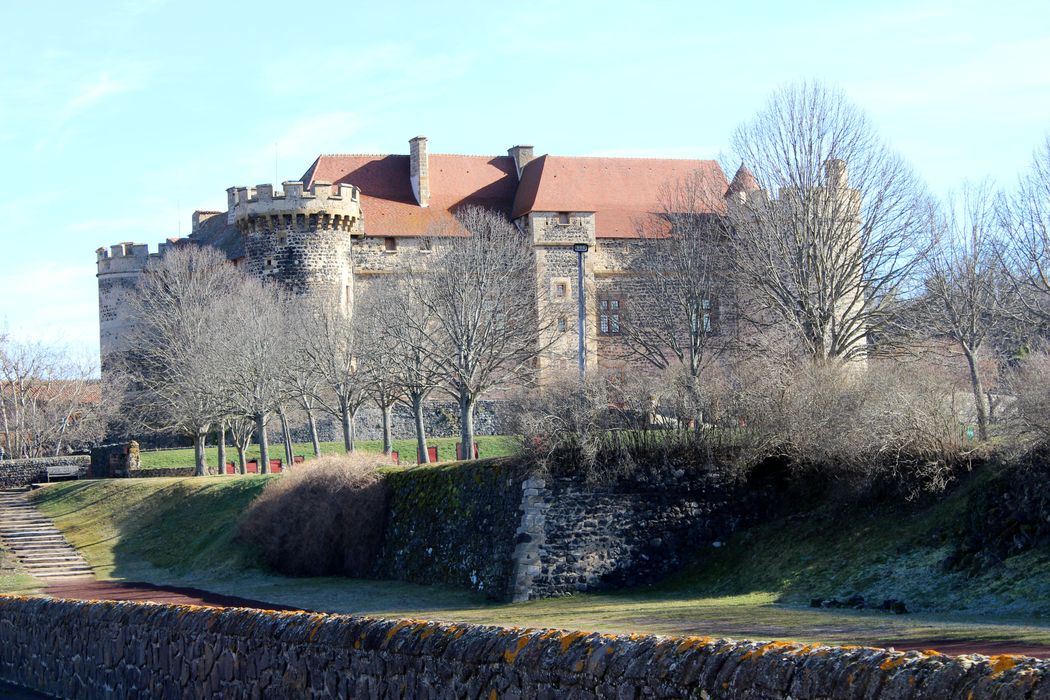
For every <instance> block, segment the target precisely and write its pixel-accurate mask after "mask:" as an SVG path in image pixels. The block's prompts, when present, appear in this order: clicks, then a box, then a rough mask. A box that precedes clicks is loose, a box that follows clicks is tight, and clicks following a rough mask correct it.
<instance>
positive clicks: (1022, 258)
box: [999, 136, 1050, 321]
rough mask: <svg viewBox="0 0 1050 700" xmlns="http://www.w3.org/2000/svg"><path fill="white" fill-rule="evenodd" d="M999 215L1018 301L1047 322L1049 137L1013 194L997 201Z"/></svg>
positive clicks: (1049, 312)
mask: <svg viewBox="0 0 1050 700" xmlns="http://www.w3.org/2000/svg"><path fill="white" fill-rule="evenodd" d="M999 215H1000V223H1001V225H1002V226H1003V227H1004V229H1005V230H1006V231H1008V232H1009V237H1010V239H1011V245H1010V246H1009V247H1008V248H1007V249H1006V253H1007V256H1008V257H1009V268H1010V269H1011V270H1012V271H1013V272H1014V277H1015V282H1016V284H1017V287H1018V292H1019V297H1020V299H1021V301H1022V302H1024V303H1025V306H1027V307H1028V309H1029V310H1030V311H1032V312H1034V313H1035V314H1036V315H1037V316H1039V317H1040V318H1042V319H1043V320H1044V321H1045V320H1050V136H1048V137H1047V138H1046V140H1045V141H1044V142H1043V145H1042V146H1041V147H1040V148H1039V149H1038V150H1037V151H1036V153H1035V155H1034V157H1033V159H1032V165H1031V167H1030V168H1029V169H1028V170H1027V171H1026V172H1025V173H1023V174H1022V175H1021V177H1020V178H1019V180H1018V184H1017V188H1016V189H1015V190H1014V192H1013V193H1011V194H1010V195H1009V196H1006V197H1004V198H1002V200H1000V207H999Z"/></svg>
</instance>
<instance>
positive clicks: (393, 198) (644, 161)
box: [97, 136, 852, 369]
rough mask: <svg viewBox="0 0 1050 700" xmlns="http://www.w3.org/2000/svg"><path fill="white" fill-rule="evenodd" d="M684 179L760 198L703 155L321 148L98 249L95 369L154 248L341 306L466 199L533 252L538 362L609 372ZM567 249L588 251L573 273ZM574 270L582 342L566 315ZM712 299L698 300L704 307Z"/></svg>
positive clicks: (412, 254)
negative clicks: (542, 339) (145, 238)
mask: <svg viewBox="0 0 1050 700" xmlns="http://www.w3.org/2000/svg"><path fill="white" fill-rule="evenodd" d="M834 163H837V164H838V165H833V164H832V163H830V162H829V165H832V167H833V168H836V167H837V168H839V169H840V170H836V171H834V175H835V177H834V178H833V179H832V180H833V181H832V180H829V185H830V186H832V187H834V188H836V189H838V188H846V182H845V169H844V164H841V162H838V161H836V162H834ZM687 177H692V178H699V179H700V181H701V183H702V186H703V187H704V188H705V189H706V190H709V191H711V192H716V193H718V196H717V197H716V198H713V199H712V200H711V201H710V202H709V205H708V211H706V212H701V213H706V214H710V215H713V216H721V215H724V214H725V212H726V211H727V209H728V207H729V206H733V205H734V203H736V204H741V203H744V202H747V201H749V199H752V198H754V197H760V198H762V199H765V198H766V194H765V192H763V191H761V190H760V189H759V185H758V183H757V181H756V180H755V178H754V177H753V176H752V175H751V173H750V172H749V171H748V170H747V168H745V167H744V166H741V167H740V169H739V171H738V172H737V173H736V174H735V176H734V178H733V180H732V182H729V181H728V180H727V179H726V177H725V174H724V173H723V172H722V169H721V168H720V167H719V165H718V164H717V162H715V161H713V160H687V159H655V158H594V157H565V156H554V155H542V156H539V157H536V156H535V154H534V149H533V147H532V146H526V145H519V146H514V147H512V148H510V149H509V150H508V151H507V155H506V156H469V155H451V154H437V153H430V152H429V150H428V143H427V139H426V138H425V137H423V136H417V137H415V138H413V139H411V140H410V141H409V154H408V155H321V156H319V157H318V158H317V159H316V160H315V161H314V162H313V164H312V165H310V167H309V168H308V169H307V170H306V172H305V173H304V174H303V176H302V177H301V178H300V179H299V180H298V181H290V182H284V183H283V184H282V188H283V189H281V190H278V189H276V188H275V187H274V186H273V185H268V184H267V185H258V186H256V187H231V188H229V189H228V190H227V203H228V208H227V211H226V212H216V211H196V212H194V214H193V228H192V233H191V234H190V236H189V237H188V239H184V240H183V241H173V240H172V241H169V242H167V243H163V244H161V246H160V249H159V250H158V251H157V252H156V253H152V254H151V253H150V252H149V250H148V248H147V246H146V245H141V244H134V243H120V244H117V245H114V246H111V247H110V248H99V249H98V251H97V256H98V284H99V320H100V327H101V354H102V361H103V366H105V364H106V358H107V357H108V356H110V355H112V354H113V353H117V352H120V351H121V350H122V349H123V348H124V347H125V339H126V337H127V332H128V330H129V326H130V324H133V323H134V318H133V315H132V313H131V311H130V309H129V305H128V304H127V303H126V298H127V295H128V293H129V291H130V290H132V289H133V288H134V286H135V284H136V281H137V279H138V276H139V275H140V274H142V271H143V270H144V268H145V267H146V265H147V264H148V263H149V260H150V259H151V257H153V256H155V255H162V254H163V252H164V250H165V248H166V247H167V246H170V245H177V244H185V243H186V242H187V241H188V242H191V243H196V244H199V245H207V246H214V247H216V248H218V249H220V250H221V251H223V252H224V253H225V255H226V257H227V258H228V259H229V260H230V261H231V262H232V263H233V264H234V265H236V266H238V267H242V268H244V269H245V270H247V271H248V272H249V273H250V274H252V275H255V276H258V277H262V278H273V279H275V280H280V281H281V282H282V283H284V284H285V285H287V286H288V287H290V288H292V289H294V290H297V291H301V292H306V291H310V290H316V289H319V288H322V287H323V288H326V289H329V290H331V293H333V294H337V295H339V298H340V299H341V301H342V302H343V303H345V304H350V303H352V301H353V298H354V296H355V295H357V294H362V293H364V292H366V291H367V288H368V285H369V284H370V282H372V281H374V280H375V279H377V278H379V277H381V276H383V275H388V274H390V273H392V272H396V271H397V270H398V269H399V268H401V267H403V266H405V265H407V264H408V263H410V262H411V263H413V264H419V263H421V262H425V259H426V256H429V255H431V254H432V253H433V251H434V248H435V246H439V245H440V244H441V237H442V235H443V232H444V235H446V236H447V235H448V233H449V232H450V231H452V230H454V229H453V225H452V222H453V221H454V212H455V210H456V208H457V207H462V206H466V205H477V206H483V207H486V208H490V209H494V210H497V211H501V212H504V213H505V214H506V215H507V217H508V218H509V219H510V220H511V221H513V222H514V224H515V225H516V226H517V227H518V229H519V230H520V231H521V232H522V235H524V236H528V237H529V238H530V239H531V241H532V244H533V246H534V248H535V260H536V272H535V274H536V282H537V288H538V290H539V292H540V293H539V297H540V300H541V303H548V304H551V305H552V307H553V308H554V309H555V313H556V316H557V326H558V330H559V331H561V333H560V334H559V337H558V340H557V341H556V343H555V344H554V346H552V347H551V348H550V350H549V351H548V352H547V353H545V355H544V356H543V357H541V358H540V366H541V368H544V367H546V368H551V369H560V368H569V367H574V366H575V364H576V362H577V356H578V354H579V350H578V348H580V347H582V348H583V350H584V353H583V354H584V357H585V359H586V364H587V366H589V367H607V368H616V367H622V366H623V363H624V360H623V353H622V352H617V347H618V340H619V338H618V336H619V335H620V334H621V324H620V317H621V311H622V308H623V304H624V302H625V299H626V295H629V294H631V290H632V284H634V283H635V282H634V281H636V280H637V278H638V277H639V274H638V270H637V269H636V268H635V267H634V263H633V261H635V260H636V259H637V258H638V253H639V252H640V251H641V250H642V249H643V248H644V246H646V244H647V240H646V238H645V236H644V235H643V234H642V233H641V232H640V231H641V226H642V224H643V222H645V221H646V220H647V219H648V220H651V219H652V217H653V215H654V214H657V213H659V212H660V211H661V201H660V200H661V193H662V191H663V188H664V187H665V186H666V185H667V184H668V183H671V182H674V181H680V180H682V179H685V178H687ZM849 191H850V192H852V190H849ZM580 244H584V245H585V246H586V249H587V252H586V253H585V255H584V256H583V260H584V265H583V268H582V275H579V274H578V272H579V271H578V268H577V265H578V258H577V252H576V251H577V250H579V248H580V247H581V246H580ZM574 246H575V247H576V248H574ZM581 277H582V280H583V292H584V303H583V307H584V309H585V313H586V321H587V322H586V326H585V328H586V330H585V332H584V338H583V341H582V345H581V343H580V338H579V336H578V333H577V323H576V318H577V308H578V304H579V301H580V298H579V295H580V292H581V289H580V284H579V279H580V278H581ZM717 301H718V300H711V305H710V306H711V313H712V315H715V314H717V312H718V311H717V310H718V304H717ZM704 321H705V323H712V324H714V323H715V322H716V319H714V318H711V319H704Z"/></svg>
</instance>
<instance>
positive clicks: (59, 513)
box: [34, 477, 1050, 644]
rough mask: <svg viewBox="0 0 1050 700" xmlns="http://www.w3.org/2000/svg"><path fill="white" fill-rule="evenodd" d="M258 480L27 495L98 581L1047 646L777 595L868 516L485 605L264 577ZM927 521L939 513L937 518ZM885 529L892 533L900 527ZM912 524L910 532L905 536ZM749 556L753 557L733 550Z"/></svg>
mask: <svg viewBox="0 0 1050 700" xmlns="http://www.w3.org/2000/svg"><path fill="white" fill-rule="evenodd" d="M267 478H274V477H237V478H229V477H225V478H224V477H211V478H199V479H148V480H147V479H143V480H113V481H95V482H74V483H64V484H55V485H53V486H50V487H48V488H47V489H44V490H43V491H41V492H39V493H38V494H36V495H35V496H34V498H35V499H36V501H37V503H38V504H39V505H40V507H41V508H42V509H43V510H44V512H45V513H47V514H48V515H50V516H51V517H53V518H55V520H56V522H57V524H58V526H59V527H60V528H61V529H62V530H63V531H64V532H65V533H66V535H67V537H69V539H70V540H71V541H72V542H73V543H74V545H76V546H77V547H78V548H80V549H81V551H82V552H83V553H84V555H85V557H86V558H87V559H88V561H89V562H90V563H91V564H92V566H93V567H95V569H96V572H97V573H98V574H99V575H101V576H107V577H115V578H127V579H133V580H146V581H152V582H155V583H175V584H182V585H193V586H198V587H201V588H206V589H209V590H214V591H217V592H221V593H229V594H236V595H242V596H247V597H253V598H258V599H262V600H268V601H271V602H275V603H285V604H290V605H297V606H301V607H303V608H306V609H313V610H323V611H332V612H353V613H372V614H384V615H397V616H415V617H429V618H433V619H442V620H449V621H464V622H478V623H489V624H518V625H528V626H552V627H565V628H576V629H581V628H582V629H594V630H602V631H610V632H628V631H647V632H657V633H664V634H709V635H728V636H736V637H750V638H782V639H783V638H792V639H798V640H801V641H806V642H812V641H823V642H832V643H877V642H886V641H888V640H890V641H892V640H903V639H931V638H948V639H988V640H1000V639H1001V640H1018V641H1026V642H1034V643H1044V644H1046V643H1050V629H1048V628H1047V627H1046V626H1045V625H1040V624H1038V622H1037V621H1035V620H1032V619H1030V618H1029V619H1021V618H1010V617H998V618H992V617H990V616H959V615H955V616H952V615H945V614H921V615H906V616H899V617H898V616H891V615H886V614H882V613H874V612H854V611H823V610H811V609H808V608H805V607H802V608H799V607H790V606H784V605H782V604H777V601H778V600H780V601H784V600H789V601H793V600H802V599H803V598H804V597H805V596H804V595H803V591H804V590H807V589H808V584H806V583H805V581H807V580H810V581H818V580H826V581H834V580H837V579H836V578H835V576H836V575H837V574H836V573H835V572H836V571H838V570H839V569H840V568H842V567H844V566H845V567H847V568H849V567H853V568H856V569H858V570H867V569H866V568H865V567H866V566H867V565H866V564H865V565H864V566H862V565H861V562H868V563H872V562H876V561H877V560H878V559H879V557H885V556H888V555H887V551H888V550H887V549H886V548H885V547H883V548H882V549H881V550H879V551H873V552H872V553H871V554H870V555H869V554H867V553H866V552H867V546H866V545H865V544H864V541H865V540H866V539H867V540H870V539H871V537H870V535H871V534H873V533H874V534H880V536H881V533H883V532H892V531H893V530H892V529H890V528H887V527H886V526H887V523H886V522H885V521H877V520H874V521H872V522H870V523H869V522H867V521H864V522H861V523H860V524H859V526H858V527H859V529H858V532H859V533H861V534H849V533H846V532H841V533H839V532H838V531H837V528H835V527H831V524H830V523H823V524H821V523H812V524H810V525H805V524H803V523H793V524H792V527H794V532H793V533H791V534H788V535H786V536H785V537H783V538H781V539H779V540H776V542H779V548H780V549H783V548H784V547H785V544H791V543H795V544H796V545H798V546H795V547H794V551H795V552H796V555H791V554H790V553H788V552H781V551H780V549H778V546H777V545H775V544H774V543H770V544H769V545H765V544H763V545H761V546H759V545H756V544H755V543H754V539H752V543H751V545H748V544H747V539H746V538H747V537H751V538H756V537H757V535H756V533H755V532H752V533H751V534H750V535H742V538H743V539H740V538H738V539H737V540H734V541H731V542H730V544H729V546H728V547H727V548H726V549H725V550H722V551H720V552H717V553H716V557H715V559H714V560H712V561H711V562H709V564H708V565H707V566H703V567H701V566H697V567H694V569H693V570H691V571H689V572H686V573H684V574H682V575H680V576H679V577H677V578H676V579H675V580H673V581H671V582H669V583H668V584H665V585H663V586H660V587H656V588H651V589H647V590H639V591H633V592H625V593H621V594H603V595H578V596H571V597H567V598H559V599H553V600H541V601H532V602H529V603H521V604H515V605H497V604H492V603H490V602H487V601H484V600H482V599H481V598H479V597H478V596H475V595H473V594H470V593H467V592H463V591H454V590H450V589H447V588H440V587H436V586H435V587H432V586H415V585H411V584H403V583H396V582H390V581H360V580H349V579H339V578H316V579H290V578H285V577H281V576H275V575H270V574H267V573H266V572H263V571H261V570H259V569H257V568H254V567H253V566H252V563H253V553H252V551H251V549H250V548H248V547H245V546H244V545H242V544H239V543H237V542H236V541H235V540H234V539H233V537H232V533H233V530H234V527H235V523H236V518H237V514H238V513H239V512H241V510H243V507H244V505H245V504H246V503H247V502H248V501H249V500H250V498H251V497H253V496H254V495H255V494H256V493H257V492H258V491H259V490H260V489H261V488H262V486H263V485H264V483H265V481H266V479H267ZM929 517H930V518H932V519H934V520H936V516H934V515H929ZM891 524H894V523H891ZM895 524H896V525H897V526H898V528H897V531H898V532H900V531H901V528H900V527H899V526H900V525H901V523H895ZM904 525H905V527H904V529H905V530H909V531H910V530H911V529H912V524H911V523H905V524H904ZM783 526H784V524H783V523H779V524H778V523H771V524H770V525H768V526H767V527H769V528H770V530H769V532H768V533H766V534H767V536H769V537H775V536H777V534H778V533H777V529H778V527H783ZM800 528H801V529H800ZM810 528H812V530H811V529H810ZM921 530H922V527H919V526H915V528H914V531H915V532H916V533H917V532H919V531H921ZM818 531H823V532H824V533H825V535H824V539H823V540H822V542H823V544H820V543H819V542H818V543H817V544H814V545H812V546H810V545H805V544H804V543H802V540H804V538H805V537H807V536H810V535H812V534H813V533H814V532H818ZM863 533H867V535H868V536H867V538H865V536H863ZM884 539H885V540H886V544H887V546H888V543H889V542H891V541H893V539H894V538H893V537H892V536H889V535H887V536H886V537H885V538H884ZM850 541H853V544H852V545H851V546H850V548H848V549H844V550H842V551H841V552H839V553H838V554H839V556H838V557H833V556H828V555H827V551H830V550H826V549H822V547H826V546H831V545H833V544H837V543H848V542H850ZM905 544H906V540H901V541H900V546H902V547H903V546H905ZM747 551H750V552H751V553H752V554H753V555H755V556H753V557H746V556H743V554H744V552H747ZM771 557H772V558H771ZM777 557H779V558H777ZM806 557H809V558H808V559H807V558H806ZM858 557H859V560H858V561H854V559H857V558H858ZM869 557H870V559H869ZM764 562H765V563H764ZM883 563H884V564H885V565H886V570H889V569H890V568H891V567H890V566H889V565H890V562H889V561H886V562H883ZM872 565H874V564H872ZM912 574H913V575H914V571H912ZM847 579H848V577H847ZM752 581H753V583H752ZM743 582H748V583H747V585H743ZM843 585H844V586H845V588H846V589H849V588H850V586H849V585H847V584H843ZM745 589H747V590H746V591H745ZM828 594H831V592H830V591H829V593H828Z"/></svg>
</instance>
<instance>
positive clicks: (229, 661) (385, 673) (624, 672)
mask: <svg viewBox="0 0 1050 700" xmlns="http://www.w3.org/2000/svg"><path fill="white" fill-rule="evenodd" d="M0 680H4V681H7V682H9V683H14V684H16V685H20V686H23V687H26V688H30V689H32V690H36V691H39V692H42V693H46V694H49V695H53V696H56V697H65V698H74V697H75V698H94V697H107V698H114V699H115V700H120V699H123V698H138V697H153V698H191V697H192V698H226V699H228V700H236V699H238V698H258V697H265V698H404V697H410V698H556V697H571V698H581V699H584V698H651V697H660V698H705V699H707V700H723V699H726V700H728V699H729V698H751V699H753V700H772V699H773V698H777V699H781V698H796V700H818V699H820V700H824V699H827V700H837V699H839V698H842V699H845V698H870V700H919V699H920V698H922V699H926V698H929V699H931V700H933V699H938V700H944V699H949V700H950V699H952V698H968V700H991V698H997V699H1007V698H1018V699H1020V698H1032V699H1034V700H1038V699H1040V698H1047V697H1050V662H1048V661H1040V660H1037V659H1031V658H1025V657H1018V656H999V657H991V658H989V657H984V656H967V657H959V658H953V657H949V656H944V655H941V654H937V653H935V652H906V653H902V652H896V651H888V650H884V649H869V648H861V647H848V648H837V647H826V646H819V645H802V644H797V643H792V642H787V643H777V642H765V643H764V642H748V641H733V640H729V639H713V638H707V637H660V636H653V635H631V636H625V635H607V634H597V633H587V632H566V631H560V630H535V629H520V628H512V629H506V628H501V627H486V626H477V625H452V624H444V623H437V622H426V621H422V620H383V619H374V618H366V617H350V616H343V615H323V614H314V613H306V612H300V613H274V612H266V611H259V610H247V609H242V608H205V607H190V606H176V605H153V604H148V603H126V602H124V603H113V602H84V601H68V600H54V599H50V598H25V597H15V596H0Z"/></svg>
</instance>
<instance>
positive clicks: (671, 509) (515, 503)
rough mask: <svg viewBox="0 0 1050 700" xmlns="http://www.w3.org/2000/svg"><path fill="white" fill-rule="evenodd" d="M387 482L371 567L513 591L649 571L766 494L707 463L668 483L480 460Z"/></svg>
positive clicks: (748, 510)
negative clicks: (542, 471) (590, 479)
mask: <svg viewBox="0 0 1050 700" xmlns="http://www.w3.org/2000/svg"><path fill="white" fill-rule="evenodd" d="M672 478H673V477H672ZM387 480H388V483H389V484H390V494H391V496H390V514H389V520H388V525H387V529H386V535H385V540H384V544H383V548H382V554H381V556H380V561H379V564H378V565H377V567H376V572H375V573H376V575H377V576H379V577H381V578H395V579H399V580H407V581H414V582H419V583H428V582H435V581H439V582H442V583H448V584H452V585H456V586H462V587H467V588H471V589H473V590H475V591H479V592H483V593H485V594H487V595H488V596H490V597H492V598H495V599H498V600H515V601H518V600H528V599H531V598H547V597H552V596H559V595H567V594H572V593H577V592H580V591H594V590H606V589H615V588H620V587H625V586H630V585H636V584H639V583H643V582H649V581H653V580H656V579H658V578H660V577H662V576H665V575H666V574H668V573H670V572H672V571H674V570H676V569H678V568H679V567H681V566H683V565H684V564H685V563H686V561H687V558H688V557H690V556H695V555H696V554H697V553H698V552H702V551H703V549H704V548H705V547H708V546H711V545H712V544H713V543H714V542H720V541H724V540H725V539H726V538H727V537H728V536H729V535H730V534H731V533H732V532H733V531H734V530H736V529H737V528H738V527H741V526H742V525H744V524H747V523H749V522H751V521H752V520H753V519H754V518H755V517H758V516H759V515H760V514H761V513H763V512H764V509H765V499H766V494H765V491H764V489H763V488H762V487H755V486H754V485H752V486H751V487H747V488H745V487H744V485H736V484H729V483H727V482H725V481H724V480H723V478H722V477H721V476H720V475H719V474H718V473H717V472H714V471H711V472H706V473H702V474H697V475H693V476H691V477H687V476H685V474H684V473H683V474H682V476H681V477H680V478H673V483H660V484H657V483H646V482H645V481H622V482H617V483H609V484H590V483H587V482H585V481H583V480H582V479H575V478H558V479H553V478H550V477H544V476H540V475H537V474H536V473H534V472H531V471H530V470H528V469H525V468H520V467H517V466H512V465H510V464H489V463H481V464H478V465H457V466H449V467H443V468H436V469H434V468H428V469H416V470H409V471H406V472H398V473H393V474H390V475H388V477H387Z"/></svg>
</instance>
